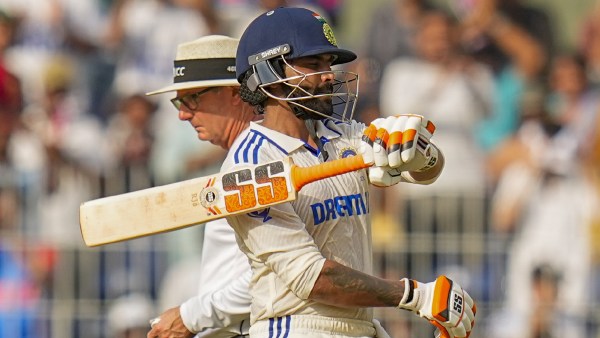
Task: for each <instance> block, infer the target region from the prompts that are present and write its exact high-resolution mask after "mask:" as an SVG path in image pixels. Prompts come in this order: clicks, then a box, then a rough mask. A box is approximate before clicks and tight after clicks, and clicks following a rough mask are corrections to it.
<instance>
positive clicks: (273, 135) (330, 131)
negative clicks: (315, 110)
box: [250, 120, 342, 154]
mask: <svg viewBox="0 0 600 338" xmlns="http://www.w3.org/2000/svg"><path fill="white" fill-rule="evenodd" d="M315 125H316V129H317V135H318V136H319V137H321V138H325V139H327V140H331V139H334V138H338V137H340V135H341V134H342V131H341V129H340V128H339V127H338V126H337V125H336V124H335V122H334V121H332V120H324V121H316V123H315ZM250 129H251V130H254V131H256V132H259V133H261V134H263V135H265V136H266V137H268V138H269V139H271V140H273V141H274V142H275V143H277V145H278V146H280V147H281V148H283V149H284V150H285V151H286V152H287V153H288V154H290V153H292V152H293V151H294V150H297V149H299V148H301V147H304V145H305V143H304V141H302V140H300V139H297V138H295V137H291V136H288V135H285V134H282V133H280V132H278V131H276V130H273V129H269V128H265V127H263V126H262V125H260V124H258V123H256V122H250Z"/></svg>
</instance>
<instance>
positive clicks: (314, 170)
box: [292, 155, 372, 191]
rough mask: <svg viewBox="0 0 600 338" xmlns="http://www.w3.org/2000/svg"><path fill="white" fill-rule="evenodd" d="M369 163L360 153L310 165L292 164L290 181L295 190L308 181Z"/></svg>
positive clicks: (366, 166)
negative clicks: (299, 165)
mask: <svg viewBox="0 0 600 338" xmlns="http://www.w3.org/2000/svg"><path fill="white" fill-rule="evenodd" d="M371 165H372V164H367V163H365V161H364V160H363V157H362V155H356V156H351V157H346V158H341V159H338V160H335V161H330V162H325V163H321V164H319V165H315V166H310V167H298V166H296V165H294V166H292V182H293V184H294V188H295V189H296V191H299V190H300V189H301V188H302V187H303V186H305V185H307V184H308V183H312V182H314V181H318V180H322V179H324V178H328V177H332V176H336V175H341V174H346V173H349V172H352V171H356V170H360V169H365V168H368V167H370V166H371Z"/></svg>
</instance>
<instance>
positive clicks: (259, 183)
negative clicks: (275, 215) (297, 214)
mask: <svg viewBox="0 0 600 338" xmlns="http://www.w3.org/2000/svg"><path fill="white" fill-rule="evenodd" d="M284 170H285V168H284V165H283V162H281V161H279V162H272V163H267V164H264V165H261V166H258V167H256V168H255V169H254V175H252V174H253V172H252V170H251V169H242V170H238V171H234V172H232V173H228V174H225V175H223V178H222V179H221V181H222V183H223V190H225V192H226V193H227V192H229V191H231V192H233V193H230V194H226V195H225V208H226V209H227V211H229V212H235V211H241V210H246V209H250V208H253V207H255V206H257V205H269V204H272V203H275V202H279V201H284V200H286V199H287V198H288V190H287V184H286V183H287V181H286V178H285V177H283V176H281V175H280V174H282V173H283V172H284ZM275 175H280V176H276V177H273V176H275Z"/></svg>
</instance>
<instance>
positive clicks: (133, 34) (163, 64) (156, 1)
mask: <svg viewBox="0 0 600 338" xmlns="http://www.w3.org/2000/svg"><path fill="white" fill-rule="evenodd" d="M110 27H111V31H110V32H109V41H110V42H109V44H108V45H109V46H111V47H112V48H113V50H114V51H118V55H117V68H116V78H115V83H114V90H115V91H116V93H117V94H119V95H131V94H134V93H140V92H145V91H148V90H150V89H151V88H155V87H158V86H160V85H161V84H162V83H164V81H165V79H168V78H172V76H173V69H172V65H173V63H172V60H173V59H174V55H173V51H174V50H176V48H177V45H178V44H179V43H181V42H184V41H190V40H193V39H195V38H198V37H199V36H203V35H206V34H208V33H209V31H210V30H209V27H208V25H207V22H206V20H205V19H204V18H203V17H202V15H201V13H200V12H198V11H197V10H193V9H191V8H189V7H188V8H186V7H182V5H181V4H180V3H179V2H178V1H175V0H120V1H118V2H117V5H115V6H114V8H113V11H112V13H111V26H110Z"/></svg>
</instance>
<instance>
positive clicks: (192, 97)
mask: <svg viewBox="0 0 600 338" xmlns="http://www.w3.org/2000/svg"><path fill="white" fill-rule="evenodd" d="M213 89H215V87H210V88H206V89H203V90H201V91H199V92H195V93H190V94H186V95H183V96H182V97H175V98H172V99H171V103H172V104H173V106H175V108H177V110H180V109H181V105H182V104H183V105H184V106H185V107H186V108H187V109H188V110H198V107H199V106H200V105H199V104H198V98H199V97H200V95H202V94H205V93H207V92H209V91H211V90H213Z"/></svg>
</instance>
